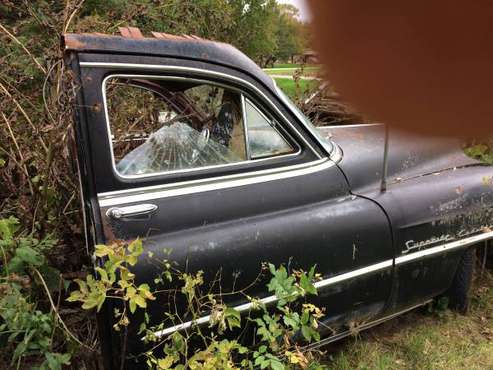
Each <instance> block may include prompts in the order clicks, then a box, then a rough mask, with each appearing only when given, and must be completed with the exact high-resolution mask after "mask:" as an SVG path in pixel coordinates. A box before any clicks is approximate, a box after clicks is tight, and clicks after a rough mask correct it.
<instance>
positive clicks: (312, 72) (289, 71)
mask: <svg viewBox="0 0 493 370" xmlns="http://www.w3.org/2000/svg"><path fill="white" fill-rule="evenodd" d="M298 70H299V69H298V68H268V69H264V71H265V73H267V74H268V75H285V76H292V75H293V74H294V73H295V72H296V71H298ZM319 72H320V68H319V67H318V66H307V67H305V68H303V75H304V76H317V75H318V73H319Z"/></svg>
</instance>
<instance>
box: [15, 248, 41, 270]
mask: <svg viewBox="0 0 493 370" xmlns="http://www.w3.org/2000/svg"><path fill="white" fill-rule="evenodd" d="M15 255H16V256H17V257H19V258H20V259H21V260H22V261H24V262H26V263H27V264H29V265H33V266H36V267H38V266H41V265H42V264H43V263H44V257H43V256H42V255H41V254H39V253H38V252H37V251H35V250H34V249H33V248H31V247H29V246H23V247H20V248H17V249H16V250H15Z"/></svg>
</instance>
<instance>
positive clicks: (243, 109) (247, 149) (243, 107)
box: [241, 94, 251, 159]
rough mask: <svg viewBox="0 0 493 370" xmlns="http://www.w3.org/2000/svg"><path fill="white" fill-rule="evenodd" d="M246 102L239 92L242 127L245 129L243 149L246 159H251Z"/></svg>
mask: <svg viewBox="0 0 493 370" xmlns="http://www.w3.org/2000/svg"><path fill="white" fill-rule="evenodd" d="M245 108H246V102H245V95H243V94H241V109H242V115H241V116H242V118H243V128H244V130H245V150H246V156H247V158H248V159H251V156H250V145H249V144H248V125H247V116H246V109H245Z"/></svg>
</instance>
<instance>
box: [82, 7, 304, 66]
mask: <svg viewBox="0 0 493 370" xmlns="http://www.w3.org/2000/svg"><path fill="white" fill-rule="evenodd" d="M80 18H81V22H79V24H78V25H77V26H76V27H75V30H76V31H84V32H91V31H94V30H95V29H97V30H100V32H101V31H102V32H108V33H112V32H115V31H117V29H116V27H117V26H118V25H119V24H117V23H115V22H114V21H113V20H114V19H120V20H122V23H125V25H133V26H136V27H139V28H140V29H141V30H142V31H143V32H144V33H146V32H150V31H160V32H167V33H171V34H193V35H197V36H200V37H203V38H207V39H212V40H217V41H223V42H227V43H230V44H232V45H234V46H236V47H237V48H238V49H240V50H241V51H243V52H244V53H246V54H247V55H248V56H249V57H250V58H252V59H253V60H255V61H256V62H257V63H259V64H260V65H261V66H262V67H264V66H267V65H268V64H271V63H273V62H274V61H277V60H283V61H284V60H287V59H289V58H290V57H291V56H292V55H295V54H298V53H301V52H302V51H303V49H304V48H305V46H306V44H307V42H306V40H307V34H308V33H307V32H306V29H307V25H306V24H304V23H302V22H301V21H300V20H299V19H298V9H297V8H296V7H294V6H292V5H288V4H279V3H277V1H276V0H164V1H153V0H140V1H132V2H128V1H125V0H106V1H99V0H87V1H86V2H85V5H84V6H83V9H82V10H81V12H80ZM120 25H121V24H120Z"/></svg>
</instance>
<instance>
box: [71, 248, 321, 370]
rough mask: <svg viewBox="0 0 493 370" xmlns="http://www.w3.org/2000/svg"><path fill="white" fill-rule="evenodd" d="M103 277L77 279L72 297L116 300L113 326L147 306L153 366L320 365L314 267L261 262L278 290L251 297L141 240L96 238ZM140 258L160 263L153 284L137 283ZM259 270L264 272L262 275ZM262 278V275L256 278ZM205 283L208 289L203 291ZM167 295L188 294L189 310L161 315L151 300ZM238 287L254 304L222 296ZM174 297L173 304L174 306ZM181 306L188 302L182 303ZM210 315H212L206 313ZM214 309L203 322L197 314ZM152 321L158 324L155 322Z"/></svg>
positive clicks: (95, 302)
mask: <svg viewBox="0 0 493 370" xmlns="http://www.w3.org/2000/svg"><path fill="white" fill-rule="evenodd" d="M94 254H95V256H96V257H97V258H98V267H96V269H95V270H96V273H97V275H98V278H97V279H95V278H94V277H93V276H88V277H87V278H86V279H85V280H76V282H77V284H78V286H79V289H77V290H75V291H73V292H72V293H71V295H70V297H69V298H68V300H69V301H79V302H81V303H82V307H83V308H85V309H93V308H94V309H96V310H100V309H101V307H102V306H103V304H104V303H105V301H106V300H110V299H111V300H116V302H117V303H119V304H118V305H117V306H118V307H121V308H118V309H115V311H114V316H115V320H114V321H115V324H114V326H113V327H114V329H115V330H121V328H122V327H127V326H128V325H129V324H130V323H131V320H133V315H134V314H136V313H138V311H141V312H143V315H142V317H144V320H143V321H142V322H141V323H140V328H139V332H138V335H141V336H142V339H143V340H144V341H145V342H146V343H147V344H148V347H149V348H150V349H149V350H148V351H147V352H145V353H142V354H140V358H141V360H142V361H145V363H147V365H148V367H149V368H157V369H218V368H224V369H243V368H251V369H253V368H260V369H274V370H280V369H297V368H298V369H322V368H324V367H323V366H322V365H321V364H319V363H318V362H317V358H318V357H319V352H318V351H316V350H308V349H306V345H308V344H310V343H313V342H316V341H318V340H320V334H319V330H318V329H319V325H320V319H321V318H322V317H323V315H324V312H323V310H322V309H320V308H319V307H317V306H316V305H314V304H312V303H310V301H309V298H310V297H311V296H315V295H317V289H316V287H315V285H314V283H315V282H316V280H317V279H319V278H320V276H319V275H318V274H316V272H315V267H312V268H311V269H310V270H309V271H308V272H306V271H301V270H293V271H288V269H287V268H286V267H285V266H283V265H280V266H275V265H273V264H263V265H262V269H261V270H262V271H261V274H260V275H263V274H267V275H268V276H270V279H269V282H268V284H267V290H268V291H269V293H271V294H272V295H274V296H275V297H276V300H275V301H274V303H272V304H266V303H265V301H263V300H262V299H259V298H258V297H251V296H249V295H248V294H247V293H246V290H238V291H234V292H228V293H225V292H220V293H215V292H213V291H212V290H211V289H207V288H206V287H205V285H206V282H204V274H203V272H202V271H197V272H193V273H191V272H182V271H180V270H179V269H178V267H177V266H176V264H173V263H172V262H171V261H169V260H167V259H164V260H156V259H155V258H154V256H153V253H151V252H149V253H147V254H145V253H144V248H143V246H142V241H141V240H139V239H137V240H134V241H132V242H130V243H126V242H115V243H113V244H112V245H97V246H96V247H95V253H94ZM140 258H149V259H151V260H153V262H154V263H156V262H157V263H159V264H160V265H161V266H162V270H161V273H160V275H159V276H156V277H155V279H154V280H153V282H152V286H150V285H149V284H140V285H137V284H136V283H135V275H134V274H133V273H132V271H131V270H132V267H133V266H135V264H136V263H137V261H138V260H139V259H140ZM260 275H259V276H260ZM254 283H258V281H256V282H254ZM204 291H207V293H204ZM161 294H166V295H167V300H168V301H169V300H179V299H182V302H185V304H184V306H185V307H186V310H185V311H187V316H186V317H184V316H183V312H180V311H179V310H172V309H170V310H168V312H166V313H165V314H164V315H163V317H161V318H156V317H150V313H149V312H147V307H148V305H149V304H150V302H152V301H153V300H155V299H156V297H157V296H158V295H161ZM231 294H237V295H238V296H242V297H244V299H246V300H248V301H249V302H250V310H248V311H247V312H239V311H237V310H236V309H235V308H234V307H229V306H228V305H227V304H226V303H225V302H224V297H225V295H231ZM173 306H174V305H173V304H170V305H169V307H173ZM182 311H183V310H182ZM207 315H208V316H207ZM206 316H207V317H208V321H207V322H206V323H203V325H200V323H199V322H198V320H199V318H202V317H206ZM185 321H190V322H191V325H190V327H189V328H187V330H182V331H180V330H176V331H174V332H172V333H169V334H166V335H161V334H159V333H161V332H162V331H163V329H165V328H169V327H171V326H174V325H176V324H177V323H182V322H185ZM151 322H153V323H155V322H158V324H152V325H151V324H150V323H151ZM247 327H248V328H250V329H251V331H252V333H254V335H253V336H254V339H253V340H252V339H247V338H248V336H247V335H245V330H243V329H244V328H247Z"/></svg>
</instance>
